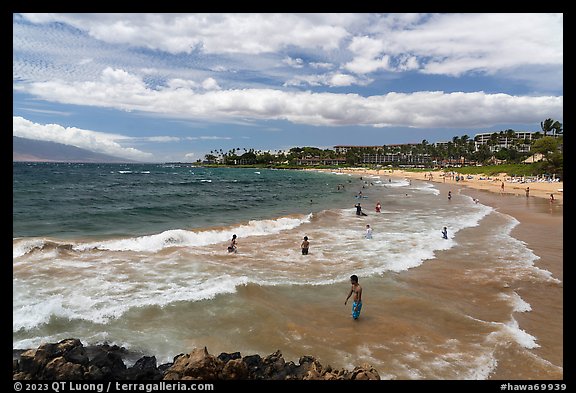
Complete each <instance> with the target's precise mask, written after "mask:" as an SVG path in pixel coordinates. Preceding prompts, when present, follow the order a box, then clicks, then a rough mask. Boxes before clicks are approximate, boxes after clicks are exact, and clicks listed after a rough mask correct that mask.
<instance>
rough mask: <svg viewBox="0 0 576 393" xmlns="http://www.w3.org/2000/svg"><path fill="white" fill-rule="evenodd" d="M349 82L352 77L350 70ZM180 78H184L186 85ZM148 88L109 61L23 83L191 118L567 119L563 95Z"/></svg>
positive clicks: (45, 95)
mask: <svg viewBox="0 0 576 393" xmlns="http://www.w3.org/2000/svg"><path fill="white" fill-rule="evenodd" d="M335 78H336V79H338V78H342V80H341V83H343V82H346V80H345V78H344V77H343V76H338V77H335ZM181 85H182V84H181V83H180V84H179V85H178V86H181ZM170 86H171V85H170V83H168V87H166V88H164V89H162V90H153V89H150V88H147V87H146V86H145V84H144V83H143V81H142V80H141V79H140V78H138V77H136V76H134V75H130V74H128V73H127V72H125V71H123V70H112V69H107V70H105V71H104V72H103V75H102V78H101V79H100V81H96V82H65V81H60V80H53V81H49V82H38V83H32V84H30V85H26V86H25V87H24V86H21V87H20V88H21V89H24V88H25V89H26V91H27V92H28V93H30V94H33V95H35V96H37V97H40V98H42V99H46V100H51V101H56V102H60V103H66V104H75V105H87V106H98V107H106V108H116V109H121V110H139V111H144V112H148V113H155V114H159V115H163V116H171V117H176V118H184V119H198V118H201V119H206V120H214V121H224V120H233V119H251V120H287V121H290V122H293V123H298V124H309V125H334V126H337V125H365V126H375V127H381V126H392V125H393V126H408V127H479V126H482V127H483V126H487V125H491V124H498V123H507V124H511V123H534V122H540V121H541V119H544V118H549V117H551V118H557V119H562V117H563V116H562V113H563V97H561V96H560V97H555V96H540V97H538V96H524V97H518V96H512V95H508V94H487V93H484V92H474V93H460V92H454V93H444V92H441V91H432V92H430V91H423V92H417V93H412V94H400V93H388V94H385V95H380V96H370V97H362V96H360V95H358V94H332V93H312V92H284V91H280V90H274V89H229V90H214V91H205V92H203V93H198V92H195V91H194V90H192V89H189V88H186V87H178V88H174V87H170Z"/></svg>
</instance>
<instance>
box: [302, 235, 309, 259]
mask: <svg viewBox="0 0 576 393" xmlns="http://www.w3.org/2000/svg"><path fill="white" fill-rule="evenodd" d="M309 247H310V242H309V241H308V236H304V240H303V241H302V244H301V245H300V248H301V249H302V255H308V248H309Z"/></svg>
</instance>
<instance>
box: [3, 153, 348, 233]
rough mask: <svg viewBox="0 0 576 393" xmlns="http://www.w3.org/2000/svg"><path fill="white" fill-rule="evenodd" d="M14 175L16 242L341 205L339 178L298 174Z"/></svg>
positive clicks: (39, 166) (69, 168) (79, 167)
mask: <svg viewBox="0 0 576 393" xmlns="http://www.w3.org/2000/svg"><path fill="white" fill-rule="evenodd" d="M13 176H14V177H13V220H12V222H13V237H15V238H16V237H32V236H50V237H59V238H74V237H82V238H84V237H113V236H133V235H145V234H152V233H158V232H162V231H166V230H171V229H193V228H202V227H210V226H221V225H230V224H232V223H238V222H244V221H247V220H261V219H266V218H273V217H279V216H284V215H289V214H296V213H310V212H311V211H313V210H319V209H323V208H327V207H335V206H338V205H344V204H345V203H346V197H345V195H344V193H343V192H339V190H338V184H339V183H341V182H342V179H341V178H340V177H338V176H333V175H327V174H324V173H315V172H304V171H297V170H272V169H245V168H202V167H191V166H185V165H163V164H82V163H14V165H13ZM348 200H349V199H348Z"/></svg>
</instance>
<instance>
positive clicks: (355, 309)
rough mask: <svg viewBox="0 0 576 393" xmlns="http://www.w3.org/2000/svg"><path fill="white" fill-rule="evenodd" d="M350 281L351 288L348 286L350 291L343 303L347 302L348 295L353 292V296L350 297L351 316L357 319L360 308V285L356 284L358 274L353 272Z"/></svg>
mask: <svg viewBox="0 0 576 393" xmlns="http://www.w3.org/2000/svg"><path fill="white" fill-rule="evenodd" d="M350 282H351V283H352V288H350V293H349V294H348V297H347V298H346V301H344V305H346V304H347V303H348V299H350V296H352V294H354V297H353V298H352V300H353V302H352V318H354V319H358V317H359V316H360V311H361V310H362V287H361V286H360V284H358V276H357V275H355V274H353V275H351V276H350Z"/></svg>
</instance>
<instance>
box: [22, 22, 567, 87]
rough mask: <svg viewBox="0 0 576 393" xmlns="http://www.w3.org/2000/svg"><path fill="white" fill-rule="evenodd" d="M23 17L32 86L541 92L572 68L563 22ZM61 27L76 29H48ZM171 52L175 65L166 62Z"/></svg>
mask: <svg viewBox="0 0 576 393" xmlns="http://www.w3.org/2000/svg"><path fill="white" fill-rule="evenodd" d="M22 18H24V19H26V20H27V22H32V23H20V24H19V23H15V29H14V31H15V35H14V40H13V41H14V44H13V45H14V53H15V54H16V56H15V60H14V61H13V69H14V75H15V76H16V77H18V78H23V79H33V80H46V79H51V76H53V75H54V74H55V73H56V74H57V75H58V76H59V77H61V78H66V79H72V78H75V80H79V79H81V78H82V77H84V80H88V79H90V77H93V76H94V75H95V73H99V72H101V71H102V69H104V68H105V67H106V66H111V67H113V68H122V69H126V70H129V71H131V72H134V71H135V70H137V69H142V72H145V71H144V70H143V69H145V68H148V69H150V70H156V73H159V74H160V75H159V76H158V79H159V80H163V79H172V78H175V77H182V76H183V75H184V74H186V76H187V77H188V78H189V79H190V76H191V74H193V73H195V74H196V76H197V77H198V79H197V80H206V78H210V75H209V74H210V73H215V72H218V73H221V74H225V75H226V77H229V78H232V74H237V75H236V76H237V77H240V78H241V76H242V75H244V74H245V73H246V72H249V73H258V74H259V75H261V76H262V77H265V78H269V79H270V80H273V79H276V78H283V79H282V81H281V82H280V83H279V85H281V84H282V83H285V85H286V86H299V85H301V86H304V85H310V86H332V85H331V84H330V83H325V82H322V81H317V82H316V83H317V84H315V83H314V81H313V80H312V79H313V78H312V77H310V76H307V75H306V74H305V70H306V69H308V68H313V69H325V70H328V69H332V70H339V72H340V73H341V74H348V75H350V74H353V76H354V77H355V78H356V79H355V81H356V82H352V79H351V76H348V77H346V78H347V80H348V81H351V82H352V83H353V84H355V83H359V84H361V83H362V82H363V81H366V80H369V79H370V78H371V75H373V74H376V73H401V72H406V71H410V72H420V73H424V74H433V75H449V76H452V77H459V76H462V75H465V74H468V73H475V74H478V73H480V74H485V75H494V74H500V75H502V74H504V75H510V74H513V75H515V77H516V78H517V79H519V80H523V81H530V82H531V83H532V84H533V85H537V84H538V83H539V81H540V78H538V76H537V75H536V74H535V73H534V72H533V70H534V69H538V70H540V69H542V68H544V74H546V75H549V74H550V73H554V75H556V77H557V79H558V78H561V74H562V65H563V15H562V14H546V13H532V14H530V13H522V14H512V13H480V14H474V13H466V14H457V13H448V14H336V13H324V14H306V13H299V14H289V13H282V14H251V13H240V14H234V13H232V14H226V13H218V14H182V13H174V14H162V13H154V14H146V13H139V14H130V13H117V14H87V13H86V14H83V13H78V14H51V13H43V14H28V13H25V14H18V16H17V17H15V19H16V20H17V21H18V19H22ZM52 22H57V23H59V24H66V25H67V26H72V27H73V28H74V29H66V28H62V27H59V28H55V27H54V26H52V25H48V24H49V23H52ZM50 26H52V27H50ZM70 30H73V31H70ZM78 32H82V33H81V34H80V33H78ZM46 33H48V34H46ZM127 48H128V50H127ZM135 48H137V49H138V50H133V49H135ZM140 48H148V49H150V51H141V50H139V49H140ZM166 54H169V61H166V58H165V57H163V56H164V55H166ZM24 55H26V57H25V58H22V56H24ZM254 55H258V61H255V60H254ZM70 58H76V59H80V60H79V61H76V62H75V63H76V64H74V65H75V66H74V67H73V66H71V65H70V64H65V65H64V64H59V62H65V61H66V59H70ZM68 62H69V60H68ZM78 63H80V64H78ZM139 63H142V64H146V66H142V64H139ZM279 63H283V64H285V65H287V66H288V67H287V68H289V69H290V70H291V72H292V73H293V74H290V75H285V74H283V73H278V71H277V70H272V69H273V67H271V66H270V64H275V65H277V64H279ZM307 65H308V66H309V67H307ZM285 68H286V67H285ZM274 71H276V72H274ZM200 78H201V79H200ZM306 79H308V80H310V82H309V83H306V82H305V80H306ZM236 80H237V79H234V81H236ZM298 80H300V81H302V83H300V84H298V83H295V82H296V81H298ZM339 81H340V80H338V79H337V80H336V81H335V82H336V83H338V82H339ZM222 82H223V79H220V78H219V79H218V84H217V86H218V87H216V85H214V88H219V87H222V86H224V87H225V85H224V84H223V83H222ZM340 82H341V81H340ZM252 86H254V85H252Z"/></svg>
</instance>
